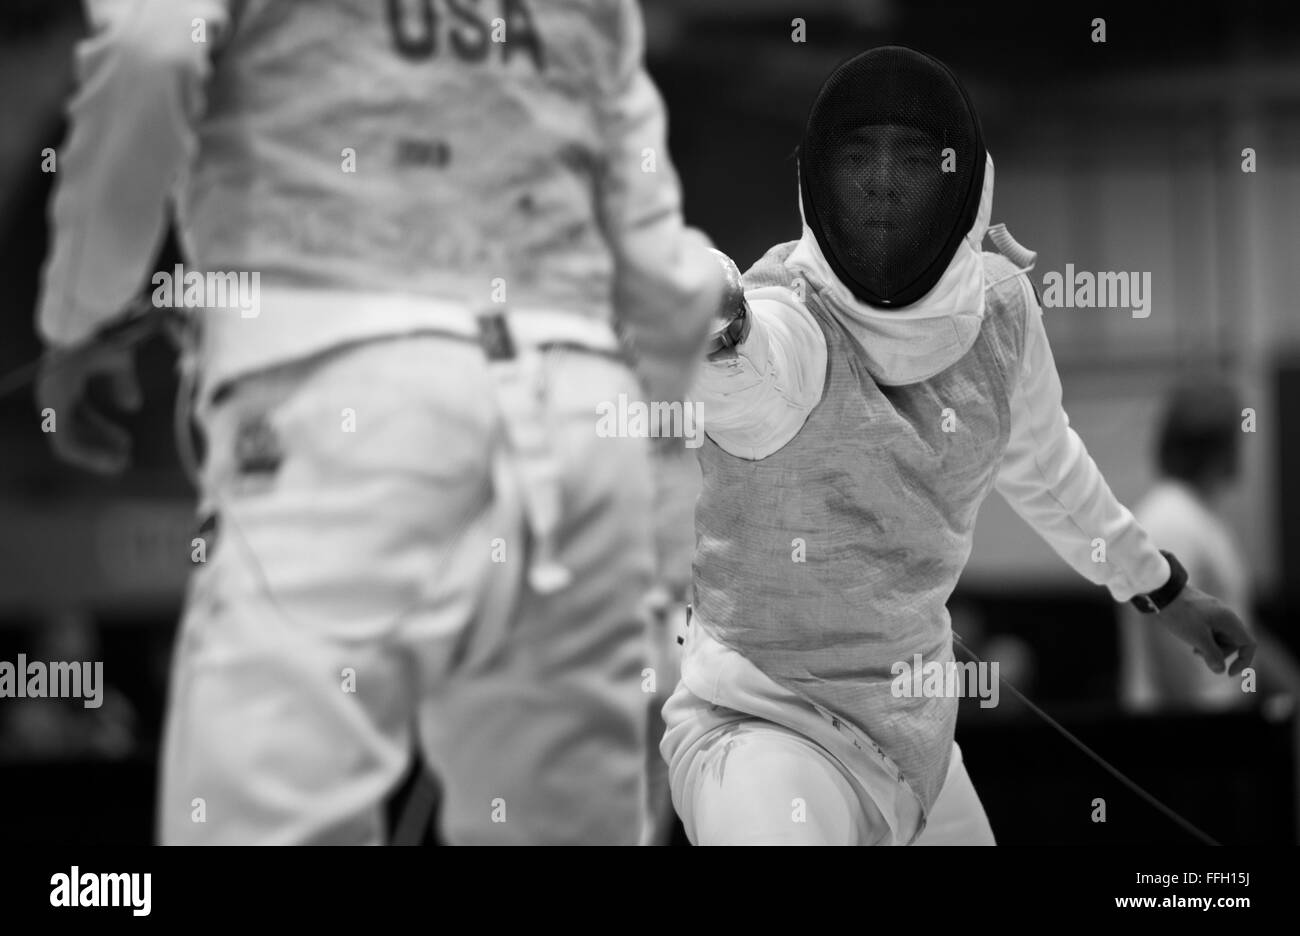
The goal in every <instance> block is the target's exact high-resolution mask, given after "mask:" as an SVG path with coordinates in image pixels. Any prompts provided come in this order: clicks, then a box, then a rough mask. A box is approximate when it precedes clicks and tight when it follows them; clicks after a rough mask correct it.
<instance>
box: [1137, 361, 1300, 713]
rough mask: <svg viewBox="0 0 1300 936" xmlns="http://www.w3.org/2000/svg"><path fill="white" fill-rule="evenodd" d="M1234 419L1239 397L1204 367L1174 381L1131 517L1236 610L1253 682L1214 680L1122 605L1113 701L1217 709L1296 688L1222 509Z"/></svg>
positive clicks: (1299, 675)
mask: <svg viewBox="0 0 1300 936" xmlns="http://www.w3.org/2000/svg"><path fill="white" fill-rule="evenodd" d="M1241 423H1242V403H1241V396H1240V394H1238V392H1237V390H1236V388H1235V387H1233V386H1232V385H1231V384H1230V383H1228V382H1227V381H1225V380H1222V379H1219V378H1216V377H1214V376H1213V375H1211V374H1198V375H1197V376H1196V377H1194V378H1187V379H1184V380H1182V381H1180V382H1179V383H1178V384H1177V385H1176V386H1175V387H1174V388H1173V389H1172V391H1171V392H1170V393H1169V395H1168V398H1167V399H1166V400H1165V404H1164V408H1163V412H1162V413H1161V415H1160V422H1159V426H1158V427H1157V431H1156V444H1155V451H1154V455H1155V461H1156V470H1157V475H1158V476H1157V479H1156V482H1155V484H1153V485H1152V486H1151V489H1150V490H1148V491H1147V493H1146V494H1145V495H1143V497H1142V498H1141V500H1139V501H1138V502H1137V504H1136V505H1134V507H1133V514H1134V516H1136V517H1137V518H1138V522H1139V523H1141V524H1142V526H1143V527H1145V528H1146V529H1147V531H1148V532H1150V533H1151V535H1152V536H1153V537H1155V538H1156V539H1157V540H1158V541H1159V542H1160V543H1161V544H1162V545H1165V546H1168V547H1169V548H1170V549H1171V550H1173V551H1174V552H1175V553H1176V554H1177V555H1178V557H1179V558H1180V560H1181V561H1182V563H1183V565H1184V566H1185V567H1186V569H1187V572H1188V575H1189V576H1190V577H1191V578H1192V579H1193V580H1195V581H1196V582H1198V583H1199V584H1200V585H1201V586H1202V587H1203V588H1204V589H1205V591H1207V592H1208V593H1210V594H1211V595H1214V596H1215V597H1216V598H1218V599H1220V600H1221V601H1222V602H1223V603H1224V604H1225V605H1227V606H1228V607H1229V608H1231V609H1232V610H1233V611H1235V612H1236V613H1237V614H1238V615H1240V616H1241V618H1242V619H1243V621H1244V622H1245V623H1246V624H1247V627H1248V629H1249V630H1250V631H1251V633H1252V635H1253V636H1254V638H1255V640H1256V641H1257V643H1258V645H1259V652H1258V653H1257V654H1256V655H1255V661H1254V664H1253V666H1254V669H1255V671H1256V674H1257V676H1258V680H1257V682H1256V684H1255V685H1253V686H1247V685H1245V684H1243V683H1241V682H1237V681H1233V680H1226V679H1220V678H1218V677H1216V676H1215V675H1214V674H1213V673H1210V672H1207V671H1206V669H1205V667H1204V666H1202V665H1201V664H1200V662H1199V661H1198V660H1197V659H1196V658H1195V657H1194V656H1193V654H1192V653H1191V652H1190V651H1189V650H1188V648H1187V646H1186V645H1184V644H1182V643H1180V642H1179V641H1178V640H1175V639H1174V638H1173V637H1172V636H1171V635H1170V634H1169V633H1167V632H1166V631H1164V630H1161V629H1158V628H1151V627H1147V626H1146V624H1147V621H1146V620H1145V619H1144V618H1143V616H1142V615H1141V614H1140V613H1139V612H1138V611H1137V610H1136V609H1133V608H1126V609H1123V612H1122V613H1121V616H1120V701H1121V703H1122V704H1123V705H1124V707H1125V708H1127V709H1129V710H1130V711H1134V712H1155V711H1170V710H1174V711H1176V710H1184V711H1186V710H1203V711H1223V710H1227V709H1238V708H1244V707H1247V706H1249V705H1250V704H1251V703H1252V702H1253V701H1254V700H1256V699H1258V698H1261V697H1263V696H1265V695H1267V694H1271V693H1275V692H1281V693H1287V694H1290V695H1292V696H1297V695H1300V668H1297V666H1296V663H1295V661H1294V659H1293V658H1292V657H1291V654H1290V653H1289V652H1288V651H1287V649H1286V646H1285V645H1284V644H1282V643H1281V642H1280V641H1278V640H1277V639H1276V638H1275V637H1273V636H1272V635H1271V634H1269V633H1267V632H1266V631H1264V630H1262V629H1261V628H1260V627H1259V626H1258V625H1257V624H1256V623H1255V622H1254V621H1252V615H1251V597H1250V585H1251V583H1250V577H1249V573H1248V568H1249V565H1248V563H1247V560H1246V556H1245V553H1244V552H1243V551H1242V549H1241V547H1240V545H1238V543H1237V538H1236V536H1235V535H1234V534H1233V532H1232V528H1231V526H1230V525H1229V523H1228V521H1227V519H1226V518H1225V516H1224V501H1225V500H1226V498H1227V497H1228V496H1229V495H1230V493H1231V491H1232V488H1233V487H1234V486H1235V485H1236V483H1237V481H1238V479H1239V477H1240V471H1239V464H1240V449H1241V438H1242V433H1241ZM1243 690H1246V691H1243Z"/></svg>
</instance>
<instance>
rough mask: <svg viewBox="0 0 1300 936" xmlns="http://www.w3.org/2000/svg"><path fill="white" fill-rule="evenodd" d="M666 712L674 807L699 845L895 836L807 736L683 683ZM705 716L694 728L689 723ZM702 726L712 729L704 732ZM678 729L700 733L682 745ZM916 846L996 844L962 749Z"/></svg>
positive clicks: (867, 840)
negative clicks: (720, 703) (704, 698)
mask: <svg viewBox="0 0 1300 936" xmlns="http://www.w3.org/2000/svg"><path fill="white" fill-rule="evenodd" d="M691 710H694V711H693V712H692V711H691ZM664 715H665V719H666V720H667V721H668V724H669V735H668V736H667V737H666V740H665V749H666V753H668V754H669V757H670V776H671V781H672V789H673V801H674V803H675V805H676V806H677V811H678V814H679V815H680V816H681V818H682V822H683V824H684V825H685V827H686V834H687V838H689V839H690V840H691V842H692V843H694V844H696V845H877V844H887V843H889V842H890V841H891V840H892V839H893V835H892V833H891V830H890V828H889V826H888V824H887V823H886V821H885V819H884V817H883V815H882V814H881V812H880V810H879V809H878V808H876V806H875V804H874V803H873V802H872V800H871V798H870V796H869V795H868V794H866V792H865V788H864V785H863V784H861V783H858V782H855V779H854V778H853V777H852V775H851V773H850V771H849V769H848V768H847V767H846V766H845V765H844V764H843V763H842V762H841V761H839V760H837V759H836V758H835V757H834V756H832V755H831V754H830V753H829V752H828V751H827V750H826V749H825V748H824V747H822V746H821V745H820V744H818V743H817V742H816V741H814V740H811V739H810V738H808V737H806V736H805V735H803V734H800V733H799V732H796V731H793V730H791V729H789V728H786V727H783V726H781V725H777V724H776V723H774V722H771V721H768V720H766V719H763V718H758V717H745V716H743V715H740V713H736V712H729V711H728V710H725V709H722V708H720V707H717V706H704V704H703V703H702V702H701V701H700V700H699V699H698V698H695V697H693V696H691V695H690V693H689V690H686V688H685V687H684V686H681V685H679V687H678V691H677V693H676V694H675V695H674V698H673V699H672V700H670V702H669V704H668V707H667V708H666V709H665V713H664ZM736 716H739V717H736ZM697 719H698V720H699V721H697V724H696V726H694V730H692V726H690V725H689V724H688V723H689V722H690V721H692V720H697ZM699 722H705V723H707V724H708V727H707V729H706V730H705V731H703V732H702V733H700V732H699V728H700V727H703V725H701V724H700V723H699ZM675 729H676V731H680V732H682V733H683V735H686V734H691V735H693V737H691V738H690V740H684V741H682V742H681V743H676V742H675V739H674V738H673V737H672V735H673V734H674V733H676V732H675ZM915 844H917V845H993V844H994V839H993V831H992V829H991V828H990V827H989V822H988V818H987V816H985V814H984V807H983V805H982V804H981V803H980V800H979V796H978V795H977V794H976V793H975V787H974V786H973V785H972V784H971V780H970V776H969V775H968V774H967V772H966V766H965V764H964V763H963V762H962V757H961V749H960V748H959V747H958V746H957V745H956V744H955V743H954V744H953V751H952V758H951V760H950V762H949V765H948V774H947V778H946V780H945V781H944V786H943V789H942V791H941V792H940V794H939V798H938V800H937V801H936V803H935V804H934V808H933V809H932V810H931V813H930V816H929V821H928V822H927V824H926V827H925V829H924V831H923V832H922V833H921V835H920V836H919V837H918V838H917V841H916V843H915Z"/></svg>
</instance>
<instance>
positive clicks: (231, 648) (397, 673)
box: [159, 335, 653, 844]
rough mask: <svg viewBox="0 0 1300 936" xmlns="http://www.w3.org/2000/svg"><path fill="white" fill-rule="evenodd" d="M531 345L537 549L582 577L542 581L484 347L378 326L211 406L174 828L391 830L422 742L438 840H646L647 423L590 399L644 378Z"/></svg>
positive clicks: (170, 821)
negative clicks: (538, 473)
mask: <svg viewBox="0 0 1300 936" xmlns="http://www.w3.org/2000/svg"><path fill="white" fill-rule="evenodd" d="M520 350H521V353H530V352H527V351H526V349H523V348H521V349H520ZM538 353H539V354H540V359H539V360H537V361H535V364H536V368H535V369H534V370H533V371H532V373H533V374H534V375H535V376H536V377H537V378H538V383H537V386H536V395H537V399H538V400H540V401H541V411H540V412H541V415H540V416H539V417H538V418H540V419H544V420H545V422H546V426H545V427H544V428H545V431H546V433H547V434H548V436H549V438H550V440H551V442H552V443H553V445H552V446H551V453H552V455H553V456H554V459H555V461H554V463H553V465H552V466H551V469H547V470H546V471H543V472H542V474H544V475H547V476H548V477H549V481H548V482H547V483H551V485H552V487H551V491H552V494H554V495H555V496H554V497H552V499H551V501H550V507H549V508H545V509H544V510H543V511H542V512H543V513H545V512H546V510H550V513H549V514H548V516H549V519H546V518H545V517H544V518H543V519H544V520H545V522H547V523H549V524H550V526H551V529H550V530H549V532H548V533H547V537H548V539H549V555H547V556H545V557H544V558H545V561H546V563H547V564H548V568H547V571H549V573H550V574H551V575H552V580H551V585H552V586H554V585H557V584H562V583H557V582H556V581H555V580H554V578H555V576H554V573H555V571H556V569H562V570H563V572H564V575H565V577H567V579H568V581H567V583H564V584H563V587H561V588H559V589H558V590H555V591H553V592H551V593H549V594H539V593H537V592H536V591H534V589H533V588H532V586H531V585H530V583H529V565H530V562H532V561H533V560H534V559H535V558H536V553H537V552H538V550H537V549H536V545H537V544H536V542H535V539H536V538H535V537H534V536H532V534H531V533H530V532H529V522H528V520H529V513H530V509H531V512H532V513H533V514H537V512H538V511H537V508H536V505H535V504H534V505H533V507H532V508H530V507H528V506H527V505H526V503H525V500H526V498H524V497H523V496H522V489H521V485H520V483H519V481H520V475H521V473H520V472H518V471H516V470H514V467H512V465H511V460H510V459H509V458H503V457H502V454H503V452H505V451H507V450H508V448H509V445H510V441H509V440H510V436H511V432H510V431H509V430H507V429H506V427H505V426H504V425H503V423H502V418H501V414H500V405H499V396H498V393H497V387H496V381H494V380H493V378H492V377H491V376H490V374H489V366H488V363H487V361H486V359H485V355H484V351H483V349H482V348H481V347H480V346H479V345H478V344H475V343H470V342H466V341H461V340H455V339H451V338H447V337H439V336H428V335H426V336H420V337H412V336H402V337H393V338H384V339H377V340H372V341H367V342H365V343H360V344H355V345H350V346H347V347H343V348H339V349H336V350H334V351H331V352H329V353H327V354H324V355H320V356H317V357H315V358H312V359H310V360H307V361H302V362H298V363H294V364H290V365H285V366H282V367H278V368H275V369H273V370H267V371H262V372H259V373H257V374H255V375H253V376H250V377H245V378H241V379H239V380H237V381H235V382H234V383H233V384H231V385H230V386H229V389H228V392H225V393H221V392H218V393H217V394H216V398H215V399H213V400H210V401H207V400H205V401H202V402H201V403H200V406H199V409H198V417H199V421H200V424H201V426H202V428H203V429H204V431H205V435H206V439H207V458H206V461H205V465H204V468H203V473H202V489H203V504H204V508H203V509H204V512H208V513H210V515H211V517H212V521H211V523H210V524H209V526H210V528H211V529H210V531H209V532H208V533H206V534H204V535H205V536H206V537H207V538H208V540H209V542H208V545H207V556H206V562H205V563H204V564H202V565H201V566H199V567H198V568H197V570H196V572H195V574H194V576H193V578H192V580H191V582H190V587H189V592H188V594H187V602H186V609H185V614H184V618H183V621H182V625H181V631H180V634H179V637H178V641H177V646H176V651H175V658H174V663H173V674H172V682H171V688H170V693H169V706H168V714H167V725H166V731H165V740H164V752H163V767H162V792H161V796H160V802H159V830H160V837H161V839H162V841H163V842H165V843H196V844H197V843H243V842H250V843H254V842H256V843H271V842H276V843H313V842H314V843H323V842H328V843H377V842H380V841H381V840H382V837H383V815H382V803H383V800H384V797H385V796H386V795H387V794H388V793H389V792H390V791H391V790H392V789H393V788H394V786H395V785H396V784H397V783H398V782H399V781H400V780H401V779H402V777H403V775H404V773H405V771H406V769H407V767H408V763H409V753H410V751H411V749H412V746H413V744H412V739H413V738H418V741H419V744H420V748H421V750H422V751H423V754H424V755H425V757H426V758H427V760H428V763H429V765H430V767H431V768H432V769H433V771H434V772H435V773H436V775H437V776H438V778H439V781H440V787H441V789H442V803H441V834H442V836H443V837H444V839H445V840H447V841H450V842H452V843H485V844H486V843H627V844H634V843H635V842H636V841H637V838H638V835H639V833H640V831H641V824H642V819H643V813H644V806H643V795H644V790H643V783H644V782H643V764H644V744H645V737H644V736H645V727H644V725H645V696H644V694H643V693H642V691H641V679H642V668H643V666H644V665H645V664H644V649H645V648H644V630H643V625H642V623H641V621H640V619H639V617H638V603H639V601H640V599H641V596H642V595H643V594H644V592H645V591H646V589H647V588H648V586H649V582H650V575H651V572H652V565H653V553H652V542H651V527H650V514H649V511H650V503H651V492H652V487H651V479H650V474H649V463H648V450H647V446H646V440H644V439H639V438H600V437H598V436H597V434H596V428H595V427H596V405H597V403H599V402H601V401H608V400H616V399H618V394H619V393H626V394H628V395H629V397H632V398H636V397H637V395H638V394H639V392H640V391H639V389H638V386H637V382H636V378H635V376H634V375H633V373H632V371H631V370H630V369H629V368H628V367H627V366H626V365H625V364H623V363H622V362H621V361H618V360H615V359H613V358H612V357H602V356H599V355H596V354H593V353H589V352H587V351H583V350H565V349H559V350H548V351H546V352H544V353H542V352H538ZM516 428H517V427H516ZM552 469H553V470H552ZM548 471H549V474H548ZM543 506H544V507H545V505H543ZM543 577H544V576H543ZM536 578H537V576H536V575H534V580H536Z"/></svg>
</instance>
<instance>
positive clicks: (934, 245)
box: [799, 46, 986, 308]
mask: <svg viewBox="0 0 1300 936" xmlns="http://www.w3.org/2000/svg"><path fill="white" fill-rule="evenodd" d="M985 160H986V153H985V150H984V139H983V136H982V135H981V133H980V125H979V119H978V118H977V117H976V115H975V109H974V107H973V106H972V105H971V101H970V98H969V96H968V95H967V94H966V90H965V89H964V88H963V87H962V86H961V84H960V82H958V81H957V78H956V76H955V75H953V73H952V72H951V71H949V70H948V68H947V66H945V65H944V64H943V63H942V62H940V61H938V60H937V59H934V58H931V57H930V56H928V55H925V54H923V53H921V52H915V51H913V50H911V49H906V48H902V47H900V46H883V47H881V48H878V49H871V50H870V51H867V52H863V53H862V54H860V55H857V56H855V57H854V58H852V59H850V60H849V61H847V62H845V63H844V64H842V65H840V66H839V67H838V68H837V69H835V71H834V72H833V73H832V74H831V76H830V78H828V79H827V80H826V83H825V84H824V85H822V89H821V91H820V93H818V95H817V100H816V101H815V102H814V103H813V107H812V112H811V113H810V114H809V116H808V125H807V127H806V128H805V130H804V137H803V144H802V146H801V149H800V157H799V163H800V165H799V175H800V182H799V184H800V187H801V194H802V198H803V213H804V221H805V223H806V224H807V225H808V227H809V228H810V229H811V230H812V232H813V236H814V237H816V239H817V244H818V246H819V247H820V248H821V251H822V254H823V255H824V256H825V257H826V261H827V262H828V263H829V264H830V267H831V269H832V270H833V271H834V272H835V275H836V276H837V277H838V278H839V279H840V281H841V282H842V283H843V284H844V285H845V286H847V287H848V288H849V289H850V290H851V291H852V292H853V294H854V295H855V296H856V297H857V298H858V299H860V300H861V301H863V302H865V303H867V304H868V305H872V306H878V307H884V308H896V307H900V306H906V305H909V304H911V303H913V302H915V301H916V300H918V299H920V298H921V297H922V296H924V295H925V294H926V293H927V292H929V291H930V290H931V289H932V288H933V287H934V285H935V284H936V283H937V282H938V281H939V279H940V277H941V276H943V272H944V270H945V269H946V268H947V266H948V264H949V262H951V260H952V258H953V255H954V254H955V253H956V252H957V248H958V247H959V246H960V245H961V240H962V238H963V237H964V236H965V235H966V234H967V233H968V232H969V231H970V228H971V225H972V224H974V222H975V217H976V214H977V212H978V211H979V205H980V195H981V193H982V190H983V186H984V164H985Z"/></svg>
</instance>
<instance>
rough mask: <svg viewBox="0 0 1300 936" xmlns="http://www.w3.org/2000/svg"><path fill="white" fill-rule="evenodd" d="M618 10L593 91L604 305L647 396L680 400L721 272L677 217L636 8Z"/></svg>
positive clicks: (661, 115) (630, 3) (718, 293)
mask: <svg viewBox="0 0 1300 936" xmlns="http://www.w3.org/2000/svg"><path fill="white" fill-rule="evenodd" d="M619 15H620V17H621V23H620V26H621V29H622V30H623V32H624V40H623V41H622V42H620V43H618V48H619V49H620V50H621V53H620V54H621V61H620V62H619V64H618V68H617V69H616V73H615V79H614V80H615V86H614V88H613V89H612V90H611V93H610V94H607V95H605V96H604V97H603V98H602V101H603V102H604V104H603V106H604V114H603V121H602V122H603V126H604V128H605V133H606V135H607V137H608V140H609V147H608V154H609V155H608V161H607V163H606V172H605V173H604V176H603V179H602V186H601V193H600V195H601V198H600V201H601V206H602V214H603V218H604V225H605V232H606V236H607V237H608V241H609V244H610V248H611V249H612V251H613V253H614V258H615V263H616V278H615V285H614V308H615V309H616V310H617V318H618V321H619V323H620V329H621V331H622V333H623V336H624V338H625V339H626V340H627V341H628V343H629V344H630V345H631V347H632V349H633V350H634V352H635V354H636V357H637V368H638V371H639V372H640V375H641V378H642V380H643V382H644V383H645V387H646V391H647V392H648V393H649V395H650V399H651V400H665V401H670V400H680V399H681V398H682V396H683V395H684V394H685V392H686V390H687V388H688V386H689V384H690V378H691V374H692V372H693V371H694V368H695V362H696V360H697V358H698V356H699V351H700V349H701V348H702V347H703V344H704V339H705V336H706V332H707V330H708V325H709V321H710V317H711V316H712V314H713V312H714V310H715V309H716V308H717V306H718V304H719V302H720V301H721V297H722V290H723V280H722V274H721V271H720V270H719V268H718V264H717V262H716V261H715V260H714V259H713V257H712V255H711V254H710V253H709V249H708V248H709V246H710V242H709V240H708V238H707V237H705V236H704V235H703V234H701V233H700V232H699V231H696V230H694V229H693V228H689V227H686V225H685V223H684V222H683V219H682V208H681V189H680V186H679V185H678V180H677V175H676V172H675V171H674V169H673V166H672V162H671V161H670V159H669V155H668V126H667V123H668V122H667V115H666V113H665V110H664V105H663V100H662V99H661V98H660V96H659V92H658V90H657V89H656V88H655V86H654V83H653V82H652V81H651V80H650V76H649V74H648V73H647V72H646V70H645V65H644V62H643V57H644V49H645V37H644V29H643V26H642V22H641V13H640V10H639V9H638V7H637V5H636V3H635V2H634V0H622V2H621V3H620V5H619Z"/></svg>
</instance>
